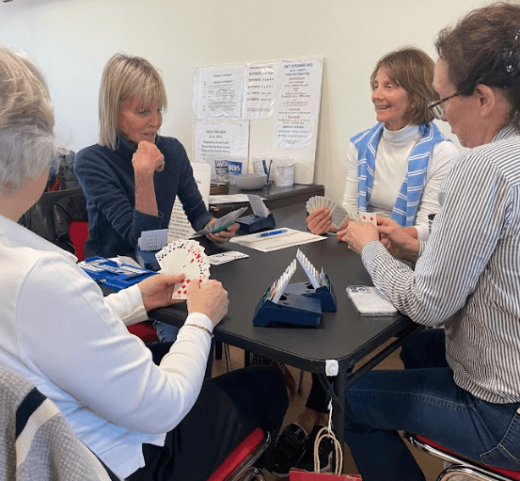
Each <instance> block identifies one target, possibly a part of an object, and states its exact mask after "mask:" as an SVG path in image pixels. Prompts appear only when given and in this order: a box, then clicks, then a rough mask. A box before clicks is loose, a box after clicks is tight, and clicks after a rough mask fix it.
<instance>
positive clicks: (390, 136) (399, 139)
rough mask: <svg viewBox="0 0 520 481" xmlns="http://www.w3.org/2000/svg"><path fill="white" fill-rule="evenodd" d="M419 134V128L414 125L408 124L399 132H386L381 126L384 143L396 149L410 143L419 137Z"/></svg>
mask: <svg viewBox="0 0 520 481" xmlns="http://www.w3.org/2000/svg"><path fill="white" fill-rule="evenodd" d="M420 135H421V132H420V129H419V126H418V125H416V124H408V125H407V126H406V127H403V128H402V129H401V130H388V129H387V128H386V127H385V126H383V135H382V137H383V138H384V139H385V141H386V142H388V143H389V144H392V145H393V146H394V147H398V146H401V145H404V144H407V143H408V142H410V141H411V140H412V139H413V138H414V137H417V136H420Z"/></svg>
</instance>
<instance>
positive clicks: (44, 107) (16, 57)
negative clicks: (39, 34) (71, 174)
mask: <svg viewBox="0 0 520 481" xmlns="http://www.w3.org/2000/svg"><path fill="white" fill-rule="evenodd" d="M53 128H54V113H53V109H52V104H51V101H50V96H49V89H48V87H47V82H46V81H45V78H44V77H43V74H42V73H41V72H40V71H39V69H38V67H36V65H35V64H34V63H32V62H31V61H30V60H29V59H28V58H27V57H26V56H25V55H24V54H22V53H18V52H14V51H13V50H10V49H8V48H6V47H3V46H1V45H0V195H1V196H4V195H9V194H12V193H15V192H17V191H18V190H20V189H21V188H22V187H23V186H24V185H25V184H26V183H27V182H28V181H29V180H33V179H36V178H38V176H39V175H41V173H42V172H43V171H44V170H45V169H46V168H50V167H51V166H52V164H53V163H56V162H58V148H57V146H56V144H55V140H54V135H53Z"/></svg>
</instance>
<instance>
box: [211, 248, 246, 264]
mask: <svg viewBox="0 0 520 481" xmlns="http://www.w3.org/2000/svg"><path fill="white" fill-rule="evenodd" d="M246 257H249V256H248V255H247V254H244V253H243V252H239V251H227V252H219V253H218V254H213V255H212V256H209V257H208V259H209V262H210V264H211V265H212V266H218V265H220V264H226V263H227V262H231V261H235V260H237V259H245V258H246Z"/></svg>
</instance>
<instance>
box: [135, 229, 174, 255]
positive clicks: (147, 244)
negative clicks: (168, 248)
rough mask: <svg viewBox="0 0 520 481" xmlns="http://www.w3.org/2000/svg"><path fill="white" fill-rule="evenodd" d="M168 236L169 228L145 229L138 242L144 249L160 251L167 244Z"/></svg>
mask: <svg viewBox="0 0 520 481" xmlns="http://www.w3.org/2000/svg"><path fill="white" fill-rule="evenodd" d="M167 238H168V229H157V230H144V231H143V232H141V237H140V238H139V239H138V242H137V243H138V245H139V248H140V249H141V250H142V251H158V250H159V249H162V248H163V247H164V246H165V245H166V243H167Z"/></svg>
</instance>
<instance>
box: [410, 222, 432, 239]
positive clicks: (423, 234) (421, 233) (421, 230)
mask: <svg viewBox="0 0 520 481" xmlns="http://www.w3.org/2000/svg"><path fill="white" fill-rule="evenodd" d="M414 227H415V229H416V230H417V239H418V240H419V241H427V240H428V237H430V227H429V226H428V225H414Z"/></svg>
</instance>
